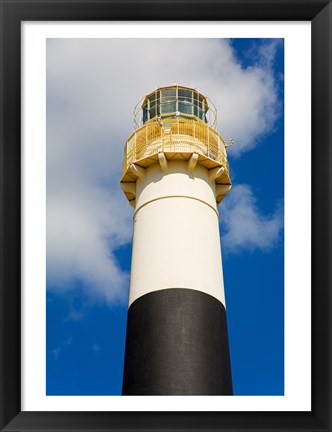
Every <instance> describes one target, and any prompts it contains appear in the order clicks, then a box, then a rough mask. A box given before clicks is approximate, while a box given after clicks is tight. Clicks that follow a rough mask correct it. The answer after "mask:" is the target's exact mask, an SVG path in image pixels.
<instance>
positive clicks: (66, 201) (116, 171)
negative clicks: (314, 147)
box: [47, 39, 277, 303]
mask: <svg viewBox="0 0 332 432" xmlns="http://www.w3.org/2000/svg"><path fill="white" fill-rule="evenodd" d="M271 50H272V48H270V51H271ZM265 51H266V52H264V53H261V54H259V53H258V54H256V57H255V62H254V65H253V66H252V67H249V68H246V69H244V68H242V67H241V64H240V62H239V61H238V59H237V58H236V56H235V53H234V51H233V49H232V47H231V44H230V42H229V41H227V40H218V39H195V40H192V39H49V40H48V41H47V273H48V274H47V275H48V282H49V286H51V287H53V288H55V287H57V289H68V288H70V287H71V286H72V285H73V281H80V282H81V284H82V285H83V287H84V289H85V290H86V292H88V293H90V294H92V295H97V296H99V297H100V298H103V299H106V300H107V301H108V302H110V303H112V302H114V301H125V300H126V298H127V290H128V274H126V273H125V272H124V271H123V270H122V269H121V268H120V265H119V263H118V262H117V260H116V259H115V255H114V251H115V250H116V249H117V248H118V247H120V246H121V245H124V244H126V243H128V242H130V240H131V230H132V208H131V207H130V206H129V204H128V203H127V202H126V199H125V197H124V195H123V193H122V191H121V190H120V186H119V181H120V177H121V165H122V158H123V149H124V145H125V141H126V139H127V138H128V136H129V135H130V134H131V132H132V130H133V123H132V111H133V109H134V106H135V105H136V103H137V101H138V100H139V99H140V98H141V97H142V96H144V95H145V94H147V93H149V92H151V91H152V90H154V89H155V88H156V87H158V86H162V85H167V84H170V83H174V82H178V83H180V84H183V85H188V86H191V87H196V88H198V89H199V90H200V91H201V92H202V93H204V94H206V95H207V96H209V97H210V98H211V99H212V101H213V102H214V103H215V105H216V106H217V108H218V118H219V122H218V124H219V127H218V129H219V131H220V132H221V134H222V135H223V136H224V138H225V140H226V141H227V140H228V139H229V138H230V137H232V138H233V139H234V141H235V146H234V147H233V148H232V155H235V156H238V155H240V154H242V153H244V152H245V151H248V150H250V149H252V148H254V147H255V145H256V144H257V142H258V140H259V138H260V137H261V136H262V135H264V134H266V133H268V132H269V131H270V130H271V129H272V128H273V126H274V122H275V119H276V117H277V111H276V109H277V108H276V101H277V96H276V89H275V81H274V77H273V74H272V72H271V68H270V62H269V61H267V60H266V59H267V58H269V57H268V54H267V53H270V51H269V48H268V45H267V46H266V48H265ZM232 195H233V192H232Z"/></svg>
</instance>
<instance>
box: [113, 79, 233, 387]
mask: <svg viewBox="0 0 332 432" xmlns="http://www.w3.org/2000/svg"><path fill="white" fill-rule="evenodd" d="M134 118H135V127H136V129H135V131H134V132H133V134H132V135H131V136H130V137H129V138H128V140H127V143H126V145H125V151H124V161H123V167H122V179H121V188H122V190H123V192H124V193H125V195H126V197H127V199H128V201H129V203H130V204H131V205H132V206H133V208H134V214H133V223H134V230H133V249H132V263H131V275H130V294H129V305H128V321H127V333H126V349H125V363H124V375H123V388H122V393H123V395H231V394H232V392H233V390H232V377H231V364H230V354H229V343H228V333H227V320H226V304H225V294H224V282H223V272H222V259H221V246H220V234H219V212H218V208H217V206H218V204H219V203H220V202H221V200H222V199H223V198H224V197H225V195H226V194H227V193H228V192H229V190H230V189H231V181H230V176H229V166H228V161H227V152H226V145H225V142H224V140H223V138H222V137H221V136H220V135H219V133H218V132H217V131H216V121H217V113H216V109H215V107H214V105H213V104H212V102H210V100H208V99H207V98H206V97H205V96H204V95H203V94H201V93H200V92H198V91H197V90H196V89H193V88H189V87H183V86H180V85H170V86H167V87H160V88H158V89H156V90H155V91H153V92H152V93H150V94H148V95H147V96H146V97H145V98H144V99H143V100H141V101H140V103H139V104H138V105H137V107H136V109H135V116H134Z"/></svg>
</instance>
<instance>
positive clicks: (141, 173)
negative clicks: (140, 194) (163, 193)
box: [129, 164, 145, 179]
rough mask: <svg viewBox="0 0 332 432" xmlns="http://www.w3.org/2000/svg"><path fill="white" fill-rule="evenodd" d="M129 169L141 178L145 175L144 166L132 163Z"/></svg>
mask: <svg viewBox="0 0 332 432" xmlns="http://www.w3.org/2000/svg"><path fill="white" fill-rule="evenodd" d="M129 169H130V171H131V172H132V173H133V174H134V175H135V176H136V177H138V178H140V179H143V178H144V177H145V168H142V167H140V166H138V165H135V164H131V165H130V167H129Z"/></svg>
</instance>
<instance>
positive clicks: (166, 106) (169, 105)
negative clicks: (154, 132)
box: [160, 100, 176, 114]
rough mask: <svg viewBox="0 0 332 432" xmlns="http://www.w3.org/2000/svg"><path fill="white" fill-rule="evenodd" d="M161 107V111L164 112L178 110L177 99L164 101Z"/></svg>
mask: <svg viewBox="0 0 332 432" xmlns="http://www.w3.org/2000/svg"><path fill="white" fill-rule="evenodd" d="M160 107H161V113H163V114H165V113H171V112H175V111H176V101H175V100H174V101H172V102H166V103H162V104H161V105H160Z"/></svg>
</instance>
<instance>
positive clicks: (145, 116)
mask: <svg viewBox="0 0 332 432" xmlns="http://www.w3.org/2000/svg"><path fill="white" fill-rule="evenodd" d="M147 120H148V110H147V108H146V106H145V107H144V108H143V123H145V122H146V121H147Z"/></svg>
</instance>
